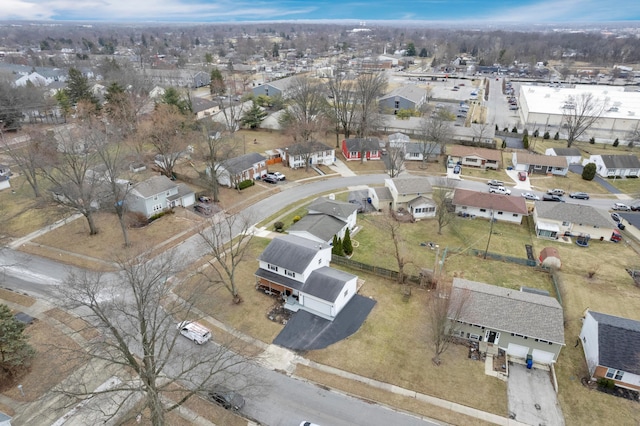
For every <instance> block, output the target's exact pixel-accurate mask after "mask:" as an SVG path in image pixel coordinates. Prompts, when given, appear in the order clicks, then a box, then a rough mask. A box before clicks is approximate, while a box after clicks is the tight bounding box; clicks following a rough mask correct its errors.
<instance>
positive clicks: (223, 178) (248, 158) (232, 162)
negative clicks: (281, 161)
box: [207, 152, 267, 188]
mask: <svg viewBox="0 0 640 426" xmlns="http://www.w3.org/2000/svg"><path fill="white" fill-rule="evenodd" d="M217 167H218V169H217V178H218V183H219V184H220V185H224V186H228V187H229V188H231V187H233V186H235V185H237V184H238V183H240V182H242V181H243V180H256V179H261V178H263V177H264V176H265V175H266V174H267V159H266V158H265V157H264V156H263V155H261V154H259V153H257V152H250V153H248V154H244V155H241V156H239V157H235V158H230V159H228V160H225V161H223V162H221V163H219V164H218V165H217ZM207 173H209V170H208V171H207Z"/></svg>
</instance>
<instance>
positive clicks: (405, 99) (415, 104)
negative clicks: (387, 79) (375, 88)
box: [378, 85, 427, 114]
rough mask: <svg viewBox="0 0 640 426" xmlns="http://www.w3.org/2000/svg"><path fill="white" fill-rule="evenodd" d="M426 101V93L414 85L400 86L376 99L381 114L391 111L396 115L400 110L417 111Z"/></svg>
mask: <svg viewBox="0 0 640 426" xmlns="http://www.w3.org/2000/svg"><path fill="white" fill-rule="evenodd" d="M426 101H427V91H426V90H424V89H423V88H421V87H418V86H416V85H407V86H401V87H398V88H397V89H394V90H393V91H391V93H389V94H387V95H384V96H382V97H380V98H379V99H378V105H379V107H380V110H381V111H383V112H390V111H393V114H397V113H398V111H399V110H401V109H407V110H412V111H415V110H418V109H420V107H421V106H422V105H424V104H425V102H426Z"/></svg>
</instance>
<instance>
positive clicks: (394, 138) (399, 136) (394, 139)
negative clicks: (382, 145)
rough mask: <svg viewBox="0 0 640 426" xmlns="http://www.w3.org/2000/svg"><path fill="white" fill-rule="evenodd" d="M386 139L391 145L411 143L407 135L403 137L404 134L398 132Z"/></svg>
mask: <svg viewBox="0 0 640 426" xmlns="http://www.w3.org/2000/svg"><path fill="white" fill-rule="evenodd" d="M387 139H388V140H389V142H391V143H393V142H401V143H406V142H410V141H411V138H410V137H409V136H408V135H405V134H404V133H400V132H398V133H392V134H390V135H389V136H387Z"/></svg>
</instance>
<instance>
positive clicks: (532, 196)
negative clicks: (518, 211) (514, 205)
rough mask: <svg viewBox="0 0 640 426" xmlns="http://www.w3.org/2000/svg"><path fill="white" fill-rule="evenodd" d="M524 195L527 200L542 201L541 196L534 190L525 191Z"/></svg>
mask: <svg viewBox="0 0 640 426" xmlns="http://www.w3.org/2000/svg"><path fill="white" fill-rule="evenodd" d="M520 195H522V197H524V198H525V199H527V200H531V201H540V197H538V196H537V195H536V194H534V193H532V192H523V193H522V194H520Z"/></svg>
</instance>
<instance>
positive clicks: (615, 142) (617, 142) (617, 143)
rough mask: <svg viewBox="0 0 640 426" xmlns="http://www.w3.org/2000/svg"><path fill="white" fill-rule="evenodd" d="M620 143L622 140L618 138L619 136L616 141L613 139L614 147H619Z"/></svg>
mask: <svg viewBox="0 0 640 426" xmlns="http://www.w3.org/2000/svg"><path fill="white" fill-rule="evenodd" d="M618 145H620V141H619V140H618V138H616V140H615V141H613V147H614V148H617V147H618Z"/></svg>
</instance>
